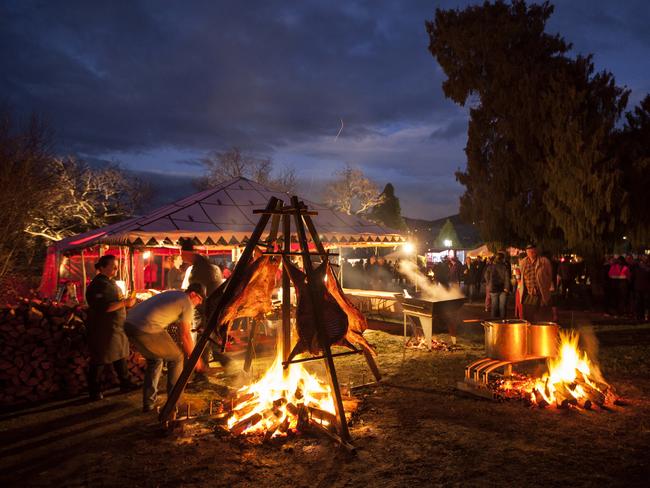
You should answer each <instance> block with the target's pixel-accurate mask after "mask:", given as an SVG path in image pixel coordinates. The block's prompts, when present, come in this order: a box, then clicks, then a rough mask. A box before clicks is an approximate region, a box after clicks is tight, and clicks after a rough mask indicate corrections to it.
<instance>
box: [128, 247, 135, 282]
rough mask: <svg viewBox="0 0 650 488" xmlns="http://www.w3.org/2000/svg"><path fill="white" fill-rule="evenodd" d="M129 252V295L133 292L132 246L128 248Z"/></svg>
mask: <svg viewBox="0 0 650 488" xmlns="http://www.w3.org/2000/svg"><path fill="white" fill-rule="evenodd" d="M128 250H129V293H133V292H134V291H135V256H134V253H135V251H134V248H133V246H129V247H128Z"/></svg>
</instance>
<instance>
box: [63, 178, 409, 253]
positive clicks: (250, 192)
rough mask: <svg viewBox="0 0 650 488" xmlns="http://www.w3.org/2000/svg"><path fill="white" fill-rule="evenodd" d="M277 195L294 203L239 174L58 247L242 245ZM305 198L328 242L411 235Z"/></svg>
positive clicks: (375, 241)
mask: <svg viewBox="0 0 650 488" xmlns="http://www.w3.org/2000/svg"><path fill="white" fill-rule="evenodd" d="M271 197H276V198H278V199H280V200H282V201H283V202H284V204H285V205H289V204H290V196H289V195H288V194H286V193H283V192H279V191H276V190H272V189H270V188H268V187H266V186H264V185H261V184H259V183H256V182H254V181H251V180H248V179H246V178H243V177H240V178H235V179H234V180H231V181H227V182H224V183H222V184H221V185H219V186H217V187H216V188H211V189H209V190H205V191H202V192H199V193H196V194H194V195H191V196H189V197H186V198H183V199H181V200H178V201H176V202H174V203H171V204H169V205H165V206H164V207H161V208H159V209H157V210H154V211H152V212H150V213H149V214H147V215H144V216H141V217H134V218H131V219H128V220H125V221H123V222H118V223H116V224H112V225H109V226H106V227H103V228H101V229H96V230H92V231H89V232H85V233H83V234H79V235H76V236H72V237H68V238H66V239H63V240H62V241H59V242H57V243H56V248H57V250H59V251H69V250H74V249H80V248H86V247H90V246H94V245H96V244H121V245H136V246H177V245H178V241H179V240H180V239H187V238H189V239H193V240H194V242H195V244H197V245H205V246H216V247H224V248H225V247H232V246H238V245H240V244H241V243H242V242H243V241H244V240H245V239H247V238H248V237H249V236H250V234H251V233H252V231H253V229H254V228H255V225H256V224H257V222H258V220H259V217H260V216H259V214H253V210H256V209H263V208H264V207H266V205H267V203H268V201H269V199H270V198H271ZM301 200H302V201H303V202H304V203H305V204H306V205H307V206H308V207H309V209H310V210H314V211H317V212H318V215H316V216H314V217H313V220H314V225H315V226H316V229H318V232H319V234H320V237H321V240H322V241H323V242H324V243H326V244H329V245H334V246H336V245H352V246H354V245H360V246H364V245H365V246H381V245H395V244H398V243H400V242H403V241H404V240H405V239H404V238H403V237H402V236H401V235H400V233H399V232H398V231H397V230H394V229H389V228H387V227H384V226H381V225H379V224H375V223H373V222H369V221H367V220H364V219H362V218H361V217H357V216H353V215H347V214H344V213H342V212H337V211H335V210H332V209H331V208H328V207H326V206H325V205H322V204H318V203H314V202H311V201H309V200H306V199H301Z"/></svg>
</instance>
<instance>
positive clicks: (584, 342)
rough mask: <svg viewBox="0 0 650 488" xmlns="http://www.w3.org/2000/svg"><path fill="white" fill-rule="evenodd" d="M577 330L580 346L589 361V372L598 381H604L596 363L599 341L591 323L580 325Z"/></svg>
mask: <svg viewBox="0 0 650 488" xmlns="http://www.w3.org/2000/svg"><path fill="white" fill-rule="evenodd" d="M577 332H578V334H579V335H580V347H581V348H582V349H583V350H584V352H586V353H587V357H588V358H589V361H590V362H591V366H592V367H591V369H592V371H591V373H592V374H593V375H594V377H595V378H596V379H597V380H598V381H602V382H604V381H605V379H604V378H603V375H602V373H601V372H600V367H599V365H598V352H599V343H598V338H597V337H596V332H595V331H594V328H593V327H592V326H591V325H580V326H579V327H578V329H577Z"/></svg>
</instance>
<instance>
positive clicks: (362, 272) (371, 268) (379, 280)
mask: <svg viewBox="0 0 650 488" xmlns="http://www.w3.org/2000/svg"><path fill="white" fill-rule="evenodd" d="M399 264H400V261H399V260H397V261H395V262H393V261H391V260H387V259H385V258H383V257H376V256H370V257H369V258H368V259H357V260H356V261H355V262H354V264H353V263H351V262H350V260H348V259H344V260H343V263H342V265H341V273H342V283H343V286H344V287H345V288H357V289H362V290H382V291H391V290H401V288H400V287H402V286H403V285H404V284H405V283H406V277H405V276H403V275H402V274H401V273H400V271H399Z"/></svg>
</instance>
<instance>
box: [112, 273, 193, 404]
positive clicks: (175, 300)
mask: <svg viewBox="0 0 650 488" xmlns="http://www.w3.org/2000/svg"><path fill="white" fill-rule="evenodd" d="M204 299H205V287H203V285H201V284H199V283H192V284H191V285H190V286H188V287H187V289H186V290H185V291H184V292H182V291H177V290H170V291H166V292H163V293H160V294H158V295H154V296H153V297H151V298H149V299H148V300H146V301H144V302H142V303H140V304H139V305H136V306H135V307H134V308H133V309H131V311H130V312H129V313H128V315H127V317H126V324H125V327H124V328H125V330H126V333H127V335H128V336H129V339H130V340H131V343H133V345H134V346H135V347H136V348H137V349H138V351H140V353H141V354H142V355H143V356H144V357H145V358H146V360H147V369H146V371H145V376H144V385H143V392H142V394H143V396H142V411H143V412H150V411H151V410H153V409H154V407H155V403H156V399H157V396H158V394H157V389H158V380H159V379H160V373H161V372H162V363H163V360H165V361H167V394H168V395H169V393H170V392H171V390H172V388H173V387H174V384H175V383H176V381H177V380H178V377H179V376H180V374H181V371H182V369H183V358H184V356H183V352H182V351H181V350H180V349H179V347H178V346H177V345H176V342H174V339H172V337H171V336H170V335H169V333H168V332H167V327H169V326H170V325H171V324H172V323H175V322H178V323H179V324H180V334H181V342H182V344H183V350H184V351H185V354H187V355H190V354H192V350H193V349H194V341H193V340H192V335H191V334H190V329H191V324H192V318H193V315H194V308H195V307H197V306H199V305H200V304H201V303H202V302H203V300H204ZM196 369H197V370H199V371H201V370H203V369H204V366H203V362H202V361H201V359H200V358H199V360H198V362H197V365H196Z"/></svg>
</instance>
